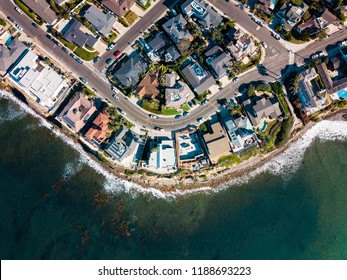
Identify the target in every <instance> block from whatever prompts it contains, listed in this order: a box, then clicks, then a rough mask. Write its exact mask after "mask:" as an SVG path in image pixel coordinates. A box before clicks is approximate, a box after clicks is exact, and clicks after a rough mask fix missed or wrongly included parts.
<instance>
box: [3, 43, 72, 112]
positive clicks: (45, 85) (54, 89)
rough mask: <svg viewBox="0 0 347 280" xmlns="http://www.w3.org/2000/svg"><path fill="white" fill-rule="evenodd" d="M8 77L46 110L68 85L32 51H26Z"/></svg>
mask: <svg viewBox="0 0 347 280" xmlns="http://www.w3.org/2000/svg"><path fill="white" fill-rule="evenodd" d="M20 48H22V47H20ZM10 77H11V79H12V81H14V82H15V83H16V84H17V85H19V86H20V87H21V88H22V89H23V90H24V91H25V92H26V93H27V94H29V96H30V97H32V98H33V99H34V100H35V101H36V102H37V103H38V104H40V105H41V106H42V107H43V108H44V109H45V110H46V111H49V110H51V109H52V108H53V107H54V106H55V104H56V103H57V101H59V99H60V98H62V97H63V95H64V94H65V93H66V91H67V89H68V87H69V86H68V84H67V82H66V81H65V80H64V77H63V76H62V75H60V74H58V73H57V72H56V71H54V70H53V69H52V68H51V67H49V66H48V65H46V64H44V63H43V62H42V61H40V60H39V57H38V56H37V54H36V53H34V52H32V51H28V52H26V53H25V55H24V56H22V57H21V58H20V60H19V62H18V63H16V64H15V65H14V67H12V70H11V72H10Z"/></svg>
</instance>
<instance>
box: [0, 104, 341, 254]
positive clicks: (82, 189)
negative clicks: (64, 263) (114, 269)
mask: <svg viewBox="0 0 347 280" xmlns="http://www.w3.org/2000/svg"><path fill="white" fill-rule="evenodd" d="M323 126H324V124H323V123H322V126H321V127H323ZM326 126H327V127H328V128H329V129H333V127H334V125H331V124H329V125H326ZM323 128H324V127H323ZM323 128H322V129H320V130H319V131H318V130H317V131H315V130H312V133H313V132H314V133H316V134H320V135H326V134H327V133H326V132H325V131H326V129H328V128H324V129H323ZM334 129H335V128H334ZM336 130H338V128H336ZM340 130H341V131H339V132H336V133H337V134H339V133H344V131H347V129H346V127H343V128H342V129H340ZM330 134H331V132H329V135H330ZM0 147H1V153H0V178H1V180H0V191H1V196H0V211H1V213H2V215H1V221H0V238H1V241H2V242H1V243H0V257H1V259H346V258H347V251H346V249H345V245H346V242H347V183H346V182H347V173H346V165H347V144H346V142H343V141H337V140H334V141H321V140H315V141H314V143H313V144H312V145H311V146H310V147H309V148H308V149H307V150H306V152H305V155H304V157H303V158H302V159H301V158H300V156H299V154H297V155H295V159H296V160H297V159H298V161H297V162H293V164H292V165H289V166H288V165H285V166H284V168H283V169H287V170H290V171H292V172H293V175H291V176H289V177H287V176H283V175H280V174H278V175H274V174H276V172H274V171H275V170H276V168H275V167H273V168H271V172H272V173H274V174H270V173H269V172H265V173H262V174H259V175H257V176H255V177H254V178H253V179H251V180H250V181H249V182H248V183H247V182H245V183H243V184H238V185H234V186H233V187H228V188H225V189H223V190H220V191H219V192H216V193H208V194H206V193H202V192H200V193H195V194H190V195H184V196H178V197H176V198H175V199H163V198H158V197H156V196H154V195H152V194H149V193H148V194H145V193H141V192H135V191H132V190H128V191H127V192H125V191H122V190H120V189H121V188H119V186H120V185H121V183H120V182H118V183H117V182H113V183H112V182H110V181H109V180H106V179H105V177H104V176H103V175H100V174H98V173H97V172H96V171H95V170H94V169H93V168H91V167H90V166H89V165H87V163H86V161H85V160H83V157H81V156H80V154H79V153H78V152H76V151H75V150H74V149H73V148H71V147H70V146H68V145H66V144H65V143H64V142H63V141H62V140H61V139H59V138H56V137H55V136H54V135H53V134H52V131H50V130H49V129H47V128H44V127H42V126H41V124H40V123H39V122H38V121H37V119H35V118H33V117H31V116H28V115H26V114H25V113H23V112H21V111H20V110H19V108H18V106H17V105H14V104H13V103H12V102H10V101H7V100H2V99H0ZM296 149H297V151H298V153H299V151H300V150H303V145H301V146H298V147H296ZM288 157H289V155H288V156H287V155H285V156H283V158H288ZM283 158H282V159H283ZM282 159H281V158H279V159H278V160H277V161H278V162H281V161H282ZM274 166H275V165H274ZM296 167H298V169H295V168H296ZM105 187H106V188H107V189H108V190H110V189H113V190H114V192H113V193H112V194H110V193H109V194H107V193H106V192H105Z"/></svg>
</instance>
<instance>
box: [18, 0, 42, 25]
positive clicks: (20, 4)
mask: <svg viewBox="0 0 347 280" xmlns="http://www.w3.org/2000/svg"><path fill="white" fill-rule="evenodd" d="M14 2H15V3H16V5H17V6H18V7H19V8H20V9H21V10H22V11H23V12H24V13H26V15H27V16H28V17H30V18H31V19H32V20H33V21H35V22H36V23H37V24H38V25H42V24H43V20H42V19H41V18H40V17H39V16H38V15H37V14H35V13H34V12H33V11H32V10H30V8H29V7H28V6H26V5H25V4H24V3H23V2H22V1H20V0H14Z"/></svg>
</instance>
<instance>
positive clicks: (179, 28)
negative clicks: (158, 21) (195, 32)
mask: <svg viewBox="0 0 347 280" xmlns="http://www.w3.org/2000/svg"><path fill="white" fill-rule="evenodd" d="M186 25H187V21H186V20H185V19H184V17H183V16H182V15H181V14H178V15H177V16H174V17H173V18H171V19H169V20H168V21H167V22H165V23H164V24H163V25H162V27H163V29H164V30H165V32H166V33H167V35H168V36H169V37H170V39H171V40H172V41H173V42H174V43H175V45H176V46H179V45H180V44H181V43H182V42H183V41H192V40H193V36H192V35H191V34H190V32H189V31H188V29H187V27H186Z"/></svg>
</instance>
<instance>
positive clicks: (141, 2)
mask: <svg viewBox="0 0 347 280" xmlns="http://www.w3.org/2000/svg"><path fill="white" fill-rule="evenodd" d="M135 2H136V3H137V4H139V5H140V6H142V7H143V8H146V5H147V3H148V0H135Z"/></svg>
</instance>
